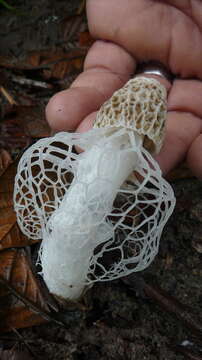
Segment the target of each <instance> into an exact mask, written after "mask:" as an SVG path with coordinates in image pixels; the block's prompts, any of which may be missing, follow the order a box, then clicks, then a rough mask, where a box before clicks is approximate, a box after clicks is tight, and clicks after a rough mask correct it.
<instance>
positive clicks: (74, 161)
mask: <svg viewBox="0 0 202 360" xmlns="http://www.w3.org/2000/svg"><path fill="white" fill-rule="evenodd" d="M165 119H166V90H165V88H164V87H163V86H162V85H161V84H160V83H159V82H158V81H157V80H155V79H148V78H145V77H136V78H134V79H131V80H130V81H129V82H128V83H127V84H126V85H125V86H124V87H123V88H121V89H119V90H118V91H116V92H115V93H114V94H113V96H112V97H111V99H109V100H108V101H107V102H106V103H104V104H103V106H102V107H101V109H100V110H99V112H98V114H97V117H96V120H95V122H94V126H93V129H92V130H90V131H89V132H87V133H83V134H78V133H75V134H72V133H65V132H61V133H58V134H56V135H55V136H53V137H49V138H45V139H42V140H39V141H38V142H37V143H35V144H34V145H32V146H31V147H30V148H29V149H28V150H27V151H26V152H25V153H24V155H23V156H22V158H21V160H20V162H19V166H18V172H17V175H16V179H15V190H14V206H15V211H16V213H17V219H18V223H19V226H20V228H21V230H22V231H23V233H24V234H26V235H27V236H28V237H29V238H31V239H42V243H41V249H40V255H39V260H40V265H41V269H42V270H41V274H42V276H43V278H44V280H45V282H46V284H47V286H48V288H49V290H50V292H51V293H53V294H55V295H57V296H59V297H61V298H64V299H70V300H76V299H78V298H79V297H80V296H81V295H82V293H83V291H84V289H85V288H86V287H87V286H89V285H90V284H92V283H94V282H96V281H107V280H113V279H117V278H119V277H122V276H125V275H128V274H130V273H131V272H134V271H140V270H143V269H145V268H146V267H147V266H148V265H149V264H150V263H151V261H152V260H153V259H154V257H155V255H156V254H157V252H158V247H159V240H160V236H161V233H162V230H163V227H164V225H165V224H166V222H167V220H168V218H169V217H170V215H171V213H172V211H173V208H174V205H175V197H174V194H173V190H172V188H171V186H170V185H169V184H168V183H167V182H166V181H165V180H164V179H163V178H162V174H161V170H160V168H159V166H158V164H157V162H156V161H155V160H154V158H153V157H152V154H153V153H157V152H159V150H160V148H161V145H162V143H163V139H164V129H165ZM78 148H80V149H82V150H83V151H82V152H80V153H77V152H76V149H78Z"/></svg>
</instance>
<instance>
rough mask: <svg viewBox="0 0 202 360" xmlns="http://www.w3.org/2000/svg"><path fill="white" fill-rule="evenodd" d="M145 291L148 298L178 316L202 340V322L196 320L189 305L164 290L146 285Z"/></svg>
mask: <svg viewBox="0 0 202 360" xmlns="http://www.w3.org/2000/svg"><path fill="white" fill-rule="evenodd" d="M144 291H145V294H146V295H147V296H149V297H150V298H151V299H152V300H155V301H156V302H157V303H158V304H159V305H160V306H161V307H163V308H164V309H165V310H167V311H168V312H170V313H171V314H173V315H175V316H177V318H178V319H179V320H180V321H181V322H182V323H183V324H184V325H185V326H186V327H187V328H188V329H189V330H191V331H192V332H193V333H194V334H195V335H197V336H199V337H200V338H202V320H200V319H199V318H198V319H196V318H195V316H194V314H193V313H192V309H190V308H189V307H188V306H187V305H184V304H182V303H181V302H180V301H179V300H177V299H176V298H174V297H173V296H171V295H169V294H168V293H166V291H164V290H163V289H161V288H159V287H154V286H152V285H150V284H147V283H145V286H144Z"/></svg>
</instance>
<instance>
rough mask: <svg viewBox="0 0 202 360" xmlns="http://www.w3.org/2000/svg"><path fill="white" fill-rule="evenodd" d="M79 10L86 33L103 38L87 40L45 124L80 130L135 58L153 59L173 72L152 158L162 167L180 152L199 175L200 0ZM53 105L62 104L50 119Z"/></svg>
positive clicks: (128, 1) (107, 2)
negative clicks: (162, 136)
mask: <svg viewBox="0 0 202 360" xmlns="http://www.w3.org/2000/svg"><path fill="white" fill-rule="evenodd" d="M87 10H88V19H89V28H90V31H91V33H92V35H93V36H95V37H96V38H99V39H105V40H108V41H109V42H106V43H105V42H104V43H103V42H100V41H97V42H95V44H94V45H93V47H92V49H91V50H90V52H89V54H88V56H87V59H86V63H85V68H84V70H85V71H84V72H83V73H82V74H81V75H80V76H79V78H78V79H77V80H76V81H75V82H74V84H73V85H72V89H71V90H67V91H65V92H63V93H61V94H60V95H57V96H56V97H55V98H54V99H53V101H52V102H50V105H49V107H48V114H49V120H50V122H51V121H52V120H51V118H52V119H54V124H53V127H55V128H57V129H60V130H62V129H68V128H74V129H75V128H77V127H79V130H83V129H84V130H86V129H87V128H89V127H90V124H91V123H92V120H93V118H94V116H95V113H94V111H96V110H97V109H98V108H99V106H100V105H101V104H102V103H103V101H105V100H106V99H107V98H108V97H109V96H110V95H111V94H112V92H113V91H114V90H115V89H117V88H118V87H120V86H122V85H123V83H125V82H126V81H127V80H128V78H129V77H130V76H131V74H132V73H134V72H135V68H136V65H137V63H139V62H142V61H149V60H157V61H160V62H161V63H163V64H164V65H165V66H166V67H167V68H169V69H170V71H171V72H172V73H173V74H175V75H176V76H177V78H176V80H175V81H174V82H173V84H172V86H169V85H168V84H167V87H168V90H169V96H168V109H169V112H168V121H167V135H166V141H165V145H164V148H163V149H162V151H161V153H160V155H159V156H158V161H159V163H160V165H161V167H162V169H163V171H164V172H167V171H169V170H170V169H171V168H173V167H174V166H176V165H177V163H179V162H180V161H181V160H183V159H184V158H185V157H186V158H187V161H188V163H189V165H190V167H192V168H193V170H194V171H195V172H196V174H197V175H199V176H201V177H202V160H201V155H198V154H201V153H202V135H201V132H202V120H201V117H202V102H201V98H202V83H201V81H200V80H202V65H201V64H202V3H201V1H199V0H193V1H188V0H181V1H179V0H164V1H156V0H153V1H152V0H124V1H123V0H102V1H99V0H88V2H87ZM115 44H116V45H115ZM193 78H194V79H193ZM76 95H78V97H79V99H80V100H79V102H77V103H76V102H75V99H76ZM71 102H72V115H71V111H70V113H68V110H69V107H70V103H71ZM65 103H67V104H68V109H66V106H65V105H64V104H65ZM74 104H75V106H74ZM54 106H55V110H56V107H57V106H60V107H61V106H62V107H61V109H62V111H61V112H60V114H59V115H58V117H57V116H56V115H57V114H56V112H55V114H54V112H53V108H54ZM50 111H51V112H52V115H51V116H50Z"/></svg>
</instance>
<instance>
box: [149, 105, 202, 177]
mask: <svg viewBox="0 0 202 360" xmlns="http://www.w3.org/2000/svg"><path fill="white" fill-rule="evenodd" d="M200 131H201V120H200V119H199V118H198V117H197V116H195V115H193V114H191V113H186V112H177V111H170V112H169V113H168V118H167V122H166V135H165V141H164V144H163V146H162V149H161V151H160V153H159V154H158V155H156V156H155V159H156V160H157V161H158V163H159V166H160V168H161V170H162V172H163V174H164V175H165V174H167V173H168V172H169V171H170V170H172V169H173V168H175V167H176V166H177V165H178V164H179V163H180V162H181V161H183V159H184V158H185V156H186V153H187V151H188V149H189V147H190V145H191V143H192V142H193V140H194V139H195V138H196V137H197V136H198V134H199V133H200Z"/></svg>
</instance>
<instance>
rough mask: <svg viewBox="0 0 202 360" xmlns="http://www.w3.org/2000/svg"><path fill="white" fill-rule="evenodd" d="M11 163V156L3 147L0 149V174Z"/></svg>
mask: <svg viewBox="0 0 202 360" xmlns="http://www.w3.org/2000/svg"><path fill="white" fill-rule="evenodd" d="M11 163H12V158H11V156H10V154H9V152H8V151H7V150H5V149H0V176H1V174H3V172H4V171H5V170H6V169H7V167H8V166H9V165H10V164H11Z"/></svg>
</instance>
